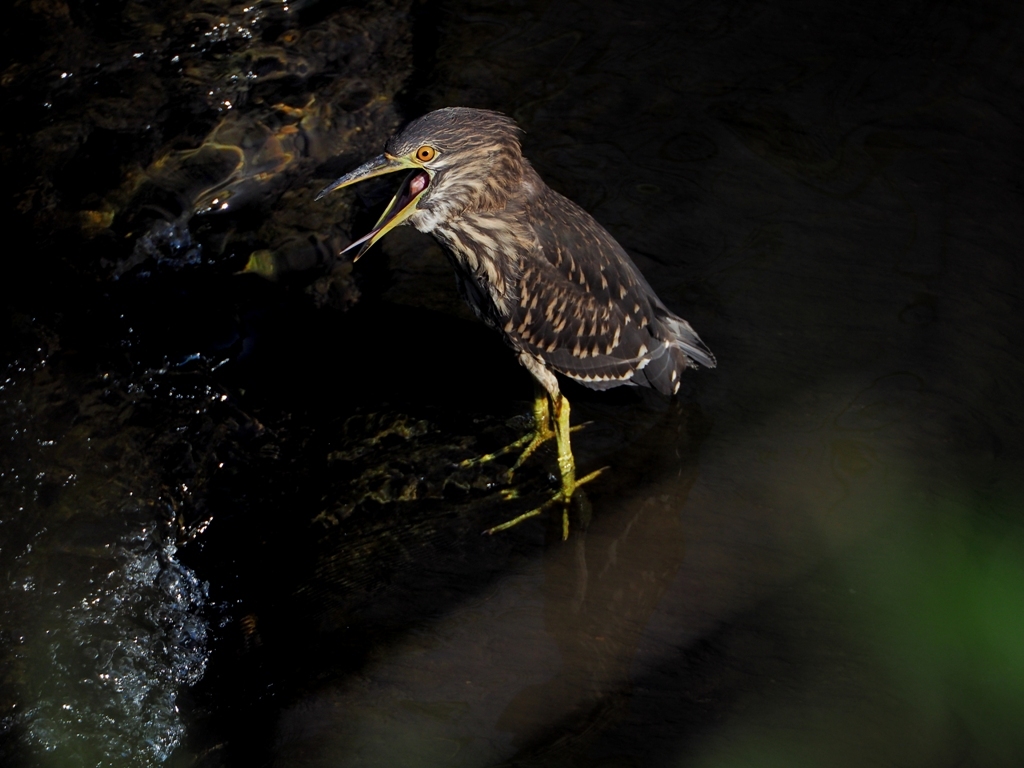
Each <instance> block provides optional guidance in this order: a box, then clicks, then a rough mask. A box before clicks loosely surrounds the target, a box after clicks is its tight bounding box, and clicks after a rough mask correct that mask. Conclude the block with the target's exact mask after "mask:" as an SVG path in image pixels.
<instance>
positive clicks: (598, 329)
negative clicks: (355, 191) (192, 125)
mask: <svg viewBox="0 0 1024 768" xmlns="http://www.w3.org/2000/svg"><path fill="white" fill-rule="evenodd" d="M519 134H520V131H519V128H518V126H517V125H516V124H515V123H514V122H513V121H512V120H511V119H510V118H508V117H506V116H505V115H502V114H500V113H498V112H490V111H486V110H478V109H467V108H449V109H440V110H437V111H435V112H431V113H429V114H427V115H424V116H423V117H421V118H419V119H418V120H415V121H413V122H412V123H410V124H409V126H408V127H406V128H405V129H404V130H403V131H401V132H400V133H398V134H396V135H395V136H393V137H392V138H391V139H390V140H389V141H388V142H387V144H386V146H385V153H384V155H382V156H381V157H379V158H375V159H374V160H371V161H370V162H368V163H366V164H365V165H363V166H362V167H360V168H358V169H356V170H355V171H353V172H352V173H350V174H347V175H346V176H343V177H342V178H341V179H338V180H337V181H336V182H334V184H332V185H330V186H329V187H327V188H326V189H325V190H324V191H323V192H321V193H320V196H322V195H324V194H326V193H327V192H330V191H331V190H333V189H337V188H338V187H342V186H346V185H348V184H351V183H355V182H357V181H360V180H362V179H364V178H369V177H370V176H375V175H379V174H381V173H388V172H391V171H394V170H403V169H411V170H412V173H411V174H410V175H409V176H408V178H407V179H406V181H405V183H404V184H403V185H402V187H401V189H400V190H399V193H398V194H397V195H396V196H395V199H394V200H392V203H391V205H390V206H389V207H388V209H387V211H385V213H384V215H383V216H382V217H381V220H380V221H379V222H378V224H377V227H376V228H375V229H374V230H373V232H371V233H370V234H369V235H367V236H366V237H364V238H362V239H361V240H359V241H357V242H356V243H354V244H353V246H351V247H354V246H358V245H362V249H361V250H360V251H359V254H358V255H357V256H356V258H359V256H360V255H362V253H363V252H365V250H366V249H367V248H369V246H370V245H372V244H373V243H374V242H375V241H376V240H377V239H379V238H380V237H381V236H383V234H385V233H386V232H387V231H388V230H390V229H391V228H392V227H394V226H396V225H397V224H399V223H404V222H406V221H407V222H409V223H411V224H412V225H413V226H415V227H416V228H417V229H418V230H420V231H421V232H427V233H430V234H432V235H433V236H434V237H435V238H436V239H437V240H438V241H439V242H440V243H441V244H442V246H443V247H444V250H445V253H446V254H447V256H448V258H449V259H450V261H451V262H452V265H453V266H454V267H455V274H456V278H457V281H458V286H459V291H460V293H461V294H462V296H463V298H465V300H466V301H467V303H468V304H469V305H470V306H471V307H472V308H473V310H474V311H475V312H476V314H477V316H479V317H480V318H481V319H482V320H483V321H484V322H486V323H488V324H489V325H491V326H492V327H494V328H496V329H497V330H498V331H500V332H501V333H502V334H503V336H504V338H505V340H506V342H507V343H508V344H509V345H510V346H511V347H512V348H513V349H514V350H515V351H516V352H517V353H518V355H519V360H520V362H521V363H522V364H523V365H524V366H525V367H526V368H527V370H529V371H530V372H531V373H532V374H533V375H534V377H535V378H536V379H537V381H538V383H539V384H540V385H541V386H542V387H543V388H544V390H545V392H546V393H547V395H548V396H549V397H550V400H551V421H552V423H553V424H554V429H553V430H552V429H551V428H550V427H545V425H542V424H538V430H539V431H545V429H546V434H545V435H544V436H543V439H546V438H547V437H548V436H551V435H552V434H555V435H556V436H558V437H559V463H560V468H561V470H562V477H563V490H562V492H561V494H562V497H563V498H562V500H563V501H568V499H569V497H571V495H572V492H573V490H574V489H575V487H576V485H578V484H579V483H577V482H576V481H575V475H574V473H575V467H574V465H573V464H572V459H571V452H570V453H569V455H568V458H566V456H564V455H563V453H565V452H568V451H569V449H568V433H567V430H568V405H567V403H565V406H564V407H565V415H564V417H563V416H562V415H561V408H562V404H563V403H564V402H565V401H564V398H563V397H562V395H561V393H560V391H559V388H558V382H557V379H556V378H555V376H554V375H553V372H557V373H561V374H563V375H565V376H567V377H569V378H571V379H574V380H575V381H578V382H580V383H581V384H583V385H584V386H587V387H591V388H593V389H608V388H611V387H616V386H621V385H638V386H645V387H653V388H654V389H657V390H658V391H659V392H662V393H664V394H673V393H675V392H677V391H678V389H679V384H680V380H681V376H682V373H683V371H684V370H685V369H686V368H687V367H693V366H694V365H695V364H696V363H700V364H701V365H704V366H707V367H709V368H713V367H714V366H715V358H714V356H713V355H712V354H711V351H710V350H709V349H708V348H707V347H706V346H705V345H704V343H703V342H702V341H701V340H700V338H699V337H698V336H697V334H696V332H695V331H694V330H693V328H691V327H690V325H689V323H687V322H686V321H685V320H683V319H682V318H681V317H678V316H677V315H675V314H673V313H672V312H671V311H670V310H669V309H668V308H667V307H666V306H665V305H664V304H663V303H662V301H661V300H660V299H659V298H658V297H657V295H655V293H654V291H653V289H652V288H651V286H650V285H649V284H648V283H647V281H646V280H645V279H644V277H643V275H641V274H640V271H639V270H638V269H637V268H636V266H635V265H634V264H633V261H632V259H630V258H629V255H628V254H627V253H626V252H625V250H623V248H622V246H620V245H619V244H618V242H616V240H615V239H614V238H613V237H612V236H611V235H610V234H609V233H608V232H607V231H606V230H605V229H604V228H603V227H602V226H601V225H600V224H598V223H597V222H596V221H595V220H594V219H593V217H591V216H590V214H588V213H587V212H586V211H584V210H583V209H582V208H580V207H579V206H577V205H576V204H575V203H573V202H571V201H570V200H568V199H566V198H565V197H563V196H562V195H560V194H558V193H557V192H555V191H554V190H552V189H551V188H550V187H548V186H547V185H546V184H545V183H544V182H543V181H542V180H541V178H540V176H539V175H538V174H537V172H536V171H535V170H534V169H533V167H532V166H531V165H530V163H529V161H528V160H526V158H524V157H523V155H522V152H521V149H520V143H519ZM562 420H564V422H565V425H564V428H565V430H566V434H565V435H564V451H563V445H562V444H563V440H562V436H561V433H560V427H559V426H558V424H559V421H562ZM538 439H542V438H538ZM535 442H536V441H535ZM531 446H532V444H531ZM530 450H532V447H531V448H530V449H528V451H530ZM567 467H568V470H567ZM567 471H568V472H569V475H570V476H569V478H568V480H567ZM580 482H582V481H580Z"/></svg>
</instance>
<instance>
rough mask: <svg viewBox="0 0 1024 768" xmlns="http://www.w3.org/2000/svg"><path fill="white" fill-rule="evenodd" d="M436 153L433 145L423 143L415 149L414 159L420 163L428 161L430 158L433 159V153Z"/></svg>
mask: <svg viewBox="0 0 1024 768" xmlns="http://www.w3.org/2000/svg"><path fill="white" fill-rule="evenodd" d="M436 154H437V152H436V151H435V150H434V148H433V147H430V146H427V145H426V144H424V145H423V146H422V147H420V148H419V149H417V150H416V159H417V160H419V161H420V162H421V163H429V162H430V161H431V160H433V159H434V155H436Z"/></svg>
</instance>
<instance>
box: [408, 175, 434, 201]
mask: <svg viewBox="0 0 1024 768" xmlns="http://www.w3.org/2000/svg"><path fill="white" fill-rule="evenodd" d="M429 182H430V176H428V175H427V174H426V173H424V172H423V171H420V172H419V173H417V174H416V175H415V176H413V177H412V179H411V180H410V181H409V197H416V195H418V194H419V193H420V192H422V191H423V190H424V189H426V188H427V184H428V183H429Z"/></svg>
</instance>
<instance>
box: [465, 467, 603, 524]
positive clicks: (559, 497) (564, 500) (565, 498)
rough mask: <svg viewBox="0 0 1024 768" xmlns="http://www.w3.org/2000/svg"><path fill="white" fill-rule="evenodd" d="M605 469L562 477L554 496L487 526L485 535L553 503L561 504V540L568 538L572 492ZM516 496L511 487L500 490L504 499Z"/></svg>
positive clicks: (519, 520)
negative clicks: (505, 519)
mask: <svg viewBox="0 0 1024 768" xmlns="http://www.w3.org/2000/svg"><path fill="white" fill-rule="evenodd" d="M606 469H608V467H601V468H600V469H596V470H594V471H593V472H591V473H590V474H588V475H584V476H583V477H581V478H580V479H579V480H573V479H571V478H563V481H562V488H561V489H560V490H559V491H558V492H557V493H556V494H555V495H554V496H552V497H551V498H550V499H548V500H547V501H545V502H544V503H543V504H541V505H540V506H539V507H536V508H535V509H531V510H530V511H529V512H524V513H523V514H521V515H518V516H516V517H513V518H512V519H511V520H508V521H506V522H504V523H502V524H501V525H496V526H494V527H493V528H488V529H487V530H486V531H484V533H485V534H487V535H491V534H495V533H498V532H499V531H506V530H508V529H509V528H511V527H512V526H514V525H519V523H521V522H523V521H524V520H529V519H530V518H531V517H537V515H539V514H541V513H542V512H546V511H547V510H549V509H551V508H552V507H554V506H555V505H557V504H561V505H562V541H565V540H566V539H568V538H569V504H570V502H572V499H573V494H575V492H576V490H577V489H578V488H579V487H580V486H581V485H584V484H585V483H589V482H590V481H591V480H593V479H594V478H596V477H598V476H599V475H600V474H601V473H602V472H604V471H605V470H606ZM518 496H519V494H518V492H517V491H516V490H515V489H513V488H510V489H508V490H507V491H503V492H502V497H503V498H505V499H506V500H511V499H515V498H517V497H518Z"/></svg>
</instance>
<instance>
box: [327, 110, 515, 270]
mask: <svg viewBox="0 0 1024 768" xmlns="http://www.w3.org/2000/svg"><path fill="white" fill-rule="evenodd" d="M519 133H520V130H519V127H518V126H517V125H516V124H515V122H514V121H513V120H512V119H511V118H509V117H506V116H505V115H503V114H501V113H500V112H491V111H490V110H483V109H469V108H467V107H449V108H446V109H438V110H436V111H434V112H430V113H428V114H426V115H424V116H423V117H420V118H418V119H416V120H414V121H413V122H411V123H409V125H408V126H406V127H405V128H404V129H403V130H402V131H400V132H399V133H397V134H395V135H394V136H392V137H391V138H390V139H388V142H387V144H385V146H384V154H382V155H380V156H378V157H375V158H373V159H372V160H370V161H368V162H366V163H363V165H361V166H359V167H358V168H356V169H355V170H354V171H352V172H351V173H347V174H345V175H344V176H342V177H341V178H340V179H337V180H336V181H335V182H334V183H332V184H329V185H328V186H327V187H325V188H324V189H323V190H321V191H320V193H319V194H318V195H317V196H316V199H317V200H319V199H320V198H321V197H323V196H324V195H326V194H328V193H329V192H333V191H334V190H336V189H340V188H341V187H347V186H349V185H350V184H355V183H357V182H360V181H363V180H365V179H369V178H373V177H374V176H381V175H383V174H385V173H394V172H395V171H409V173H408V175H407V176H406V178H405V181H404V182H402V186H401V187H400V188H399V190H398V194H396V195H395V196H394V197H393V198H392V199H391V203H390V204H389V205H388V207H387V208H386V209H385V211H384V214H383V215H382V216H381V217H380V220H379V221H378V222H377V224H376V226H375V227H374V228H373V230H371V231H370V233H369V234H367V235H365V236H363V237H362V238H360V239H359V240H357V241H355V242H354V243H352V245H350V246H349V247H348V248H346V249H345V250H346V251H347V250H349V249H351V248H355V247H358V246H362V247H360V248H359V251H358V252H357V253H356V256H355V258H356V259H358V258H359V257H360V256H362V255H363V254H364V253H365V252H366V251H367V249H369V247H370V246H371V245H373V244H374V243H375V242H377V241H378V240H380V239H381V238H382V237H383V236H384V235H385V234H387V233H388V232H390V231H391V230H392V229H394V228H395V227H397V226H398V225H400V224H404V223H406V222H409V223H411V224H412V225H413V226H415V227H416V228H417V229H419V230H420V231H422V232H430V231H432V230H433V229H434V227H436V226H437V225H438V224H439V223H442V222H445V221H448V220H449V219H452V218H454V217H457V216H458V215H460V213H462V212H464V211H471V210H499V209H501V208H503V207H504V206H505V203H506V201H507V200H508V198H509V196H510V195H512V194H514V192H515V190H516V189H517V187H518V185H519V183H520V182H521V180H522V176H523V166H524V163H525V161H524V160H523V155H522V151H521V150H520V147H519ZM343 253H344V251H343Z"/></svg>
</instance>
